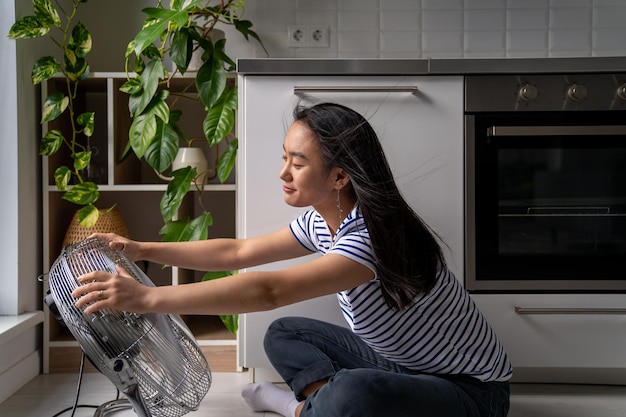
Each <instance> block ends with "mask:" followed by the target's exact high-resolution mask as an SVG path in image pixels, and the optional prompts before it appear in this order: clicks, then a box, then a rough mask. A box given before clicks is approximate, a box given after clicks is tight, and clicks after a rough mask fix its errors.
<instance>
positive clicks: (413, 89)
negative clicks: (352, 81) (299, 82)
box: [293, 85, 417, 95]
mask: <svg viewBox="0 0 626 417" xmlns="http://www.w3.org/2000/svg"><path fill="white" fill-rule="evenodd" d="M293 93H294V94H296V95H297V94H307V93H411V94H415V93H417V86H416V85H409V86H379V87H377V86H371V87H370V86H319V87H318V86H302V87H300V86H296V87H294V88H293Z"/></svg>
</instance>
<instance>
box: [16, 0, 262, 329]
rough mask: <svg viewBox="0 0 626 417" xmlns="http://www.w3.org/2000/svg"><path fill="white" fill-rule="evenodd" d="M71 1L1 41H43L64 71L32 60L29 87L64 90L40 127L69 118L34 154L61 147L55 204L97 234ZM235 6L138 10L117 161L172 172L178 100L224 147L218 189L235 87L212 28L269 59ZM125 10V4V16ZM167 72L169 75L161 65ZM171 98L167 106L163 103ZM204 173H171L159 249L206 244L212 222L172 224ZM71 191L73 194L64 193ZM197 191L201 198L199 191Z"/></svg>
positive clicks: (82, 52)
mask: <svg viewBox="0 0 626 417" xmlns="http://www.w3.org/2000/svg"><path fill="white" fill-rule="evenodd" d="M68 1H71V10H68V11H65V10H64V9H63V6H62V5H61V4H60V2H59V0H54V4H55V5H56V7H55V6H54V5H53V3H52V0H33V9H34V15H31V16H25V17H23V18H21V19H19V20H17V21H16V22H15V24H14V25H13V26H12V28H11V30H10V32H9V37H10V38H12V39H26V38H39V37H44V36H47V37H49V38H50V39H51V40H52V42H53V44H54V45H55V46H56V47H58V48H59V49H60V51H61V53H62V55H63V63H61V62H59V61H58V60H57V59H56V58H54V57H53V56H45V57H42V58H40V59H38V60H37V62H36V63H35V65H34V67H33V70H32V81H33V83H34V84H39V83H42V82H44V81H46V80H48V79H50V78H52V77H54V76H55V75H57V74H59V73H61V74H62V75H63V77H64V79H65V81H66V85H67V94H65V93H63V92H54V93H52V94H50V96H48V97H47V98H46V99H45V100H44V104H43V109H42V119H41V123H48V122H50V121H53V120H55V119H57V118H58V117H60V116H61V115H62V114H64V113H65V112H68V113H69V116H68V117H69V119H70V124H71V128H72V129H71V132H69V133H70V137H66V136H64V133H63V132H61V131H59V130H50V131H49V132H47V133H46V134H45V135H44V137H43V138H42V140H41V144H40V148H39V152H40V154H41V155H46V156H51V155H54V154H55V153H57V152H58V151H59V150H60V149H61V148H62V147H63V146H65V147H67V148H68V150H69V153H70V156H71V158H72V161H73V165H72V166H71V167H67V166H60V167H58V168H56V170H55V172H54V179H55V183H56V185H57V187H58V188H59V190H61V191H65V193H64V195H63V199H65V200H67V201H70V202H72V203H75V204H77V205H79V206H81V208H80V210H79V216H78V219H79V222H80V224H81V225H82V226H84V227H90V226H93V225H94V224H95V222H96V221H97V220H98V217H99V215H100V212H99V210H98V209H97V208H96V206H95V203H96V202H97V200H98V198H99V191H98V185H97V184H96V183H94V182H91V181H87V180H86V179H85V178H83V175H82V172H83V170H84V169H85V168H86V167H87V166H89V163H90V161H91V152H90V150H89V148H88V147H86V146H85V145H84V144H82V142H81V141H80V140H79V138H81V137H82V136H84V137H85V138H86V141H87V142H88V140H89V138H90V137H91V135H92V134H93V131H94V121H95V113H94V112H85V113H81V114H75V108H76V106H75V100H76V96H77V91H78V86H79V83H80V82H81V81H82V80H84V79H85V78H87V77H88V76H89V73H90V68H89V65H88V63H87V61H86V56H87V54H88V53H89V52H90V51H91V47H92V39H91V34H90V33H89V31H88V30H87V28H86V27H85V26H84V25H83V23H81V22H80V21H79V20H78V18H77V11H78V9H79V7H80V6H81V5H82V4H84V3H87V1H88V0H68ZM243 6H244V1H243V0H217V1H213V0H169V2H168V4H167V5H166V4H164V1H163V0H155V6H154V7H148V8H144V9H143V10H142V12H143V13H144V14H145V15H146V19H145V22H144V24H143V27H142V29H141V30H140V31H139V32H138V33H137V35H136V36H135V38H134V39H133V40H132V41H131V42H130V43H129V45H128V48H127V50H126V53H125V56H126V73H127V81H126V82H125V83H124V84H123V86H122V87H121V88H120V90H121V91H122V92H125V93H127V94H128V95H129V101H128V108H129V112H130V115H131V118H132V124H131V127H130V130H129V140H128V145H127V147H126V149H125V150H124V152H123V155H122V158H126V157H128V156H129V155H130V154H132V153H134V154H135V155H136V156H137V157H138V158H139V159H143V160H144V161H145V162H146V163H147V164H148V165H149V166H150V167H151V168H153V169H154V170H155V171H157V172H158V173H163V172H164V171H165V170H167V169H168V168H170V166H171V165H172V162H173V160H174V158H175V156H176V153H177V151H178V148H179V146H180V144H181V143H183V144H185V143H188V142H189V139H188V138H187V136H186V134H185V132H184V131H183V129H182V128H181V127H180V126H179V125H178V123H177V122H178V121H179V120H180V117H181V110H179V109H177V108H176V104H177V103H178V102H179V100H183V99H191V100H196V101H199V102H200V103H201V104H202V106H203V107H204V109H205V110H206V116H205V118H204V120H202V121H201V123H202V130H203V132H204V135H205V137H206V140H207V142H208V145H209V146H210V147H217V146H218V145H219V144H220V143H223V142H225V143H226V144H227V146H225V150H224V151H223V152H222V154H221V155H219V157H218V161H217V164H216V171H217V172H216V175H217V177H218V179H219V181H220V182H224V181H225V180H226V179H227V178H228V177H229V175H230V174H231V172H232V169H233V167H234V163H235V159H236V154H237V138H236V137H234V136H233V134H232V130H233V127H234V122H235V113H236V110H237V87H236V85H229V83H228V82H227V78H228V73H233V72H234V71H235V69H236V64H235V62H234V61H233V60H232V59H231V58H230V57H229V56H228V55H227V54H226V53H225V44H226V40H225V39H219V40H218V39H216V40H212V39H211V33H212V30H213V29H214V27H215V25H216V24H218V23H219V24H220V25H231V26H233V27H234V28H235V29H236V30H237V31H238V32H239V33H240V34H241V35H242V36H243V37H244V38H245V39H246V40H249V38H250V37H252V38H254V39H255V40H256V41H258V43H259V45H260V46H261V47H262V48H263V50H264V51H265V53H266V54H267V51H266V49H265V47H264V45H263V43H262V41H261V39H260V38H259V36H258V35H257V33H256V32H254V31H253V30H252V29H251V27H252V23H251V22H250V21H249V20H243V19H241V14H242V13H243ZM127 7H132V6H131V5H130V3H129V6H127ZM194 53H195V54H201V64H200V67H199V68H198V69H197V72H194V76H192V77H189V76H186V77H180V78H181V79H182V80H183V81H184V82H186V83H187V84H186V86H185V87H184V88H183V89H182V91H179V90H177V91H175V92H171V91H170V90H171V89H170V84H171V81H172V79H173V78H174V77H177V74H185V73H186V72H188V67H189V63H190V61H191V58H192V55H194ZM168 60H169V61H171V62H172V63H173V64H174V65H175V68H174V69H172V70H171V71H168V69H167V68H166V62H167V61H168ZM170 96H171V97H170ZM203 174H204V173H198V172H196V169H195V168H191V167H185V168H181V169H178V170H175V171H173V172H172V173H171V176H172V179H171V180H170V181H169V183H168V185H167V189H166V191H165V193H164V195H163V197H162V199H161V203H160V211H161V215H162V217H163V221H164V226H163V227H162V228H161V230H160V232H159V233H160V234H162V235H163V240H164V241H186V240H201V239H207V238H208V228H209V226H211V225H212V223H213V219H212V216H211V213H210V212H208V211H207V210H203V213H201V214H200V215H199V216H198V217H196V218H194V219H189V218H183V219H176V220H175V218H176V214H177V213H178V210H179V208H180V206H181V204H182V201H183V199H184V197H185V195H186V194H187V193H188V192H189V191H190V189H191V185H192V183H194V182H195V180H196V179H197V178H198V177H201V176H202V177H204V175H203ZM70 185H71V186H70ZM200 189H201V188H200ZM232 273H233V272H232V271H223V272H212V273H208V274H206V275H205V276H204V277H203V280H210V279H216V278H220V277H223V276H226V275H231V274H232ZM220 317H221V318H222V321H223V322H224V324H225V325H226V327H227V328H228V329H229V330H230V331H231V332H233V333H235V332H236V330H237V316H236V315H230V316H220Z"/></svg>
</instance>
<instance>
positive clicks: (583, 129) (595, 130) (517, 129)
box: [487, 126, 626, 137]
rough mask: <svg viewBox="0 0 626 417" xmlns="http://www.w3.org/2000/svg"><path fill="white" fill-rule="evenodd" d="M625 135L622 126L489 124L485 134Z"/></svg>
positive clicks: (625, 130) (493, 135) (625, 129)
mask: <svg viewBox="0 0 626 417" xmlns="http://www.w3.org/2000/svg"><path fill="white" fill-rule="evenodd" d="M586 135H602V136H609V135H626V127H624V126H491V127H490V128H488V129H487V136H492V137H497V136H586Z"/></svg>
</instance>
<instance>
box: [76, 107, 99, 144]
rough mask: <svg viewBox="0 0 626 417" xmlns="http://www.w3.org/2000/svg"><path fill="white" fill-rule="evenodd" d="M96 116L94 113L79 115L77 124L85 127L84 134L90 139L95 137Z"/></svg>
mask: <svg viewBox="0 0 626 417" xmlns="http://www.w3.org/2000/svg"><path fill="white" fill-rule="evenodd" d="M95 117H96V114H95V113H94V112H86V113H82V114H80V115H78V117H77V118H76V123H78V124H79V125H80V126H83V127H84V129H83V134H84V135H85V136H87V137H88V138H89V137H91V136H92V135H93V129H94V123H95Z"/></svg>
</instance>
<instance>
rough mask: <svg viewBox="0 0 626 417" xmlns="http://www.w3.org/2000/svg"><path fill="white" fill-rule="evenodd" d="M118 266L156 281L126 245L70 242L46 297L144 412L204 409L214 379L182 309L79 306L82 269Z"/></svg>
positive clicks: (151, 416)
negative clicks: (152, 310) (123, 248)
mask: <svg viewBox="0 0 626 417" xmlns="http://www.w3.org/2000/svg"><path fill="white" fill-rule="evenodd" d="M117 265H119V266H121V267H122V268H124V269H125V270H126V271H128V272H129V273H130V274H131V275H132V276H133V277H134V278H135V279H137V280H138V281H139V282H141V283H143V284H145V285H149V286H154V284H153V283H152V281H151V280H150V279H149V278H148V277H147V276H146V274H145V273H144V272H143V271H142V270H141V269H139V267H137V265H135V264H134V263H133V262H131V261H129V260H128V259H127V258H126V257H125V256H124V255H123V254H122V253H121V252H119V251H114V250H112V249H110V248H109V245H108V243H107V242H105V241H103V240H100V239H93V238H90V239H86V240H83V241H81V242H78V243H76V244H73V245H68V246H66V247H65V248H64V249H63V251H62V253H61V255H59V257H58V258H57V259H56V260H55V262H54V264H53V265H52V267H51V269H50V272H49V276H48V280H49V287H50V288H49V291H50V296H51V297H47V300H46V303H47V304H48V305H49V306H50V307H51V310H52V311H53V312H55V313H56V314H58V318H59V319H60V320H62V322H63V324H64V325H65V326H66V327H67V328H68V329H69V330H70V332H71V333H72V335H73V336H74V337H75V338H76V340H77V341H78V343H79V345H80V347H81V349H82V350H83V351H84V352H85V355H86V356H87V358H88V359H89V360H90V362H91V363H92V364H93V365H94V366H95V367H96V368H97V370H98V371H99V372H101V373H102V374H104V375H105V376H106V377H107V378H108V379H109V380H110V381H111V382H112V383H113V384H114V385H115V386H116V387H117V389H118V390H119V391H120V392H122V393H124V394H125V395H126V398H127V400H128V402H127V405H128V408H130V407H132V408H133V410H134V412H135V413H136V414H137V415H138V416H140V417H177V416H182V415H184V414H186V413H188V412H190V411H194V410H197V409H198V406H199V404H200V401H201V400H202V399H203V398H204V396H205V395H206V393H207V392H208V390H209V388H210V386H211V370H210V369H209V365H208V363H207V361H206V358H205V357H204V355H203V354H202V351H201V350H200V347H199V346H198V344H197V342H196V340H195V338H194V336H193V335H192V333H191V331H190V330H189V328H188V327H187V326H186V325H185V323H184V322H183V321H182V319H181V318H180V316H178V315H175V314H136V313H128V312H123V311H113V310H103V311H100V312H97V313H95V314H85V313H84V312H83V309H82V308H81V309H79V308H76V307H75V306H74V302H75V301H76V300H75V299H74V298H73V297H72V296H71V293H72V291H73V290H74V289H75V288H76V287H78V285H79V284H78V283H77V281H76V279H77V278H78V277H79V276H81V275H83V274H86V273H88V272H91V271H96V270H103V271H108V272H111V273H116V266H117ZM50 298H51V299H50ZM52 303H54V304H52ZM117 407H119V404H118V405H117V406H116V407H114V408H117ZM97 413H98V412H97ZM96 415H99V414H96Z"/></svg>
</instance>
